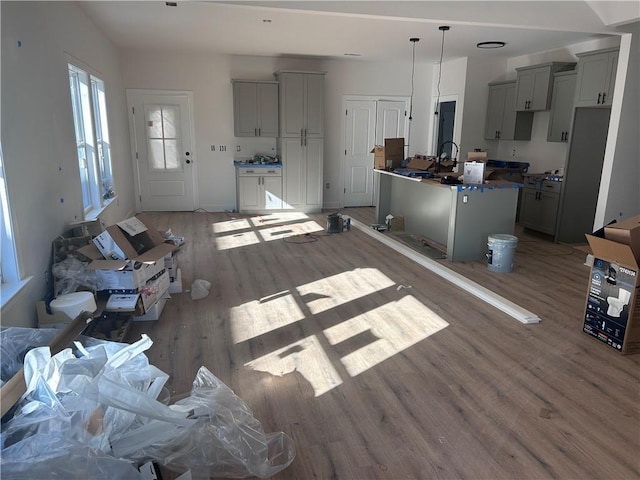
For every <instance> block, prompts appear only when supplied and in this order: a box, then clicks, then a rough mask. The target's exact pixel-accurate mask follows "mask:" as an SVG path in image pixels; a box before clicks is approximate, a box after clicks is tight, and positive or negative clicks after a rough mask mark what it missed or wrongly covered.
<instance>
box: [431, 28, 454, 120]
mask: <svg viewBox="0 0 640 480" xmlns="http://www.w3.org/2000/svg"><path fill="white" fill-rule="evenodd" d="M450 29H451V27H448V26H447V25H441V26H439V27H438V30H440V31H441V32H442V43H441V44H440V62H439V63H438V65H439V67H438V83H437V87H436V88H437V90H438V100H437V101H436V111H435V115H438V114H439V113H440V80H441V79H442V58H443V56H444V33H445V32H448V31H449V30H450Z"/></svg>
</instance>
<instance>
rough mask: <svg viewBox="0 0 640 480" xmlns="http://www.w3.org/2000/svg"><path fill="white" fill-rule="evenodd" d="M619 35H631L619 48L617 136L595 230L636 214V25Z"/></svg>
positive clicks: (639, 157)
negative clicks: (626, 61)
mask: <svg viewBox="0 0 640 480" xmlns="http://www.w3.org/2000/svg"><path fill="white" fill-rule="evenodd" d="M619 31H620V32H627V33H630V34H631V35H626V36H625V38H623V39H622V42H621V45H620V60H619V63H618V76H617V78H616V87H615V94H614V98H613V105H612V107H611V117H612V119H611V126H610V131H611V130H614V129H615V130H617V133H616V134H615V136H614V137H613V138H612V136H611V135H610V136H609V138H608V142H607V151H606V152H605V159H604V165H603V173H602V182H601V184H600V192H599V197H598V207H597V210H596V218H595V224H594V227H595V228H600V227H602V226H603V225H605V224H607V223H609V222H611V220H614V219H618V220H620V219H623V218H628V217H631V216H633V215H637V214H639V213H640V136H639V135H638V126H639V125H640V108H639V107H640V92H639V89H638V85H640V39H639V38H638V37H640V23H639V22H636V23H634V24H631V25H625V26H623V27H620V28H619ZM627 55H628V63H627V64H626V65H625V60H627ZM625 75H626V76H625ZM620 93H624V94H623V95H622V96H620V95H619V94H620Z"/></svg>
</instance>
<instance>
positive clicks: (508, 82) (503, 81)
mask: <svg viewBox="0 0 640 480" xmlns="http://www.w3.org/2000/svg"><path fill="white" fill-rule="evenodd" d="M515 83H516V81H515V80H502V81H499V82H490V83H489V86H490V87H493V86H495V85H509V84H515Z"/></svg>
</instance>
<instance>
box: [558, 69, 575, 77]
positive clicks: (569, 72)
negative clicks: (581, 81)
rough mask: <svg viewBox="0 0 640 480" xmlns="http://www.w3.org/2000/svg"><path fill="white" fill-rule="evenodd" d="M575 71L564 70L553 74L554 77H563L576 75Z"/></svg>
mask: <svg viewBox="0 0 640 480" xmlns="http://www.w3.org/2000/svg"><path fill="white" fill-rule="evenodd" d="M577 74H578V71H577V70H565V71H564V72H556V73H554V74H553V76H554V77H564V76H568V75H577Z"/></svg>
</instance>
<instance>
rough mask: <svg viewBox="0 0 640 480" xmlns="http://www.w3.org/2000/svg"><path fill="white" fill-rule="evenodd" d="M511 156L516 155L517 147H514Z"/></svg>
mask: <svg viewBox="0 0 640 480" xmlns="http://www.w3.org/2000/svg"><path fill="white" fill-rule="evenodd" d="M511 156H512V157H515V156H516V149H515V148H514V149H513V152H512V153H511Z"/></svg>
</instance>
